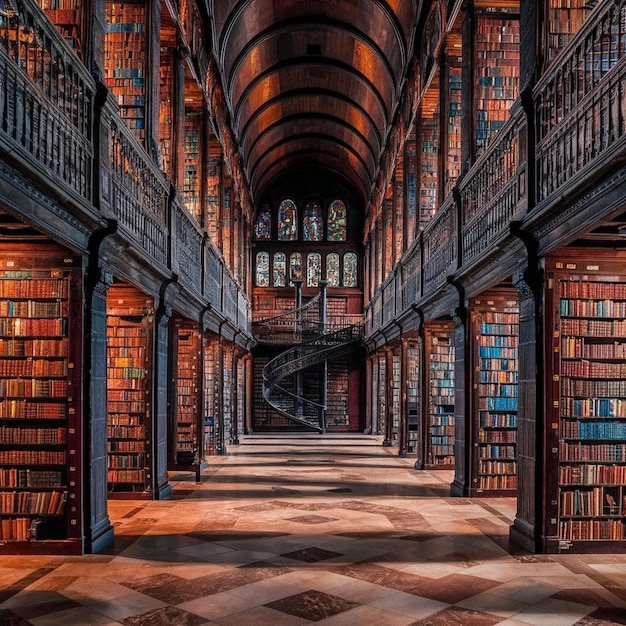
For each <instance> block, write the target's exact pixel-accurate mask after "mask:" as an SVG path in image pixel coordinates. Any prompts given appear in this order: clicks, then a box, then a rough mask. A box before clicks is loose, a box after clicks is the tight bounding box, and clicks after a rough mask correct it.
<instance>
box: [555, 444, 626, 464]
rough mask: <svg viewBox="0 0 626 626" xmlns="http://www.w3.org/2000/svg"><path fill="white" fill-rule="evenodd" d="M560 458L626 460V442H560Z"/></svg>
mask: <svg viewBox="0 0 626 626" xmlns="http://www.w3.org/2000/svg"><path fill="white" fill-rule="evenodd" d="M559 453H560V460H561V462H563V461H612V462H614V463H625V462H626V444H618V443H597V444H590V443H580V442H577V443H574V442H565V441H562V442H561V443H560V444H559Z"/></svg>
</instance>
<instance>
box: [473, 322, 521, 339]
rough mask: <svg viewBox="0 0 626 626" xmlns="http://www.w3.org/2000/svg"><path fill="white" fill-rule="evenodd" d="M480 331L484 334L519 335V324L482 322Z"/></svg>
mask: <svg viewBox="0 0 626 626" xmlns="http://www.w3.org/2000/svg"><path fill="white" fill-rule="evenodd" d="M480 332H481V333H482V334H483V335H505V336H517V335H518V333H519V324H503V323H487V322H483V323H482V324H480Z"/></svg>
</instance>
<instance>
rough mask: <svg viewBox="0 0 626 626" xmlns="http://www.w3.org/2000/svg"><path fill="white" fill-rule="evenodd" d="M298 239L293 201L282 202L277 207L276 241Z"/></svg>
mask: <svg viewBox="0 0 626 626" xmlns="http://www.w3.org/2000/svg"><path fill="white" fill-rule="evenodd" d="M297 238H298V208H297V207H296V203H295V202H294V201H293V200H283V201H282V202H281V203H280V206H279V207H278V240H279V241H295V240H296V239H297Z"/></svg>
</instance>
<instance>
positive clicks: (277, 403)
mask: <svg viewBox="0 0 626 626" xmlns="http://www.w3.org/2000/svg"><path fill="white" fill-rule="evenodd" d="M324 308H325V298H324V297H323V296H322V294H318V295H317V296H315V297H314V298H312V299H311V300H309V301H308V302H307V303H306V304H304V305H303V306H301V307H299V308H296V309H293V310H291V311H287V312H285V313H282V314H280V315H277V316H274V317H270V318H266V319H263V320H259V321H257V322H254V323H253V325H252V330H253V334H254V336H255V339H256V340H257V343H258V344H265V345H274V346H284V347H286V348H287V349H286V350H285V351H283V352H281V353H280V354H279V355H278V356H276V357H274V358H273V359H271V360H270V361H269V362H268V363H267V364H266V365H265V367H264V368H263V373H262V376H263V398H264V399H265V401H266V402H267V403H268V404H269V405H270V406H271V407H272V408H273V409H274V410H275V411H277V412H278V413H279V414H280V415H282V416H283V417H285V418H287V419H288V420H290V421H292V422H293V423H294V424H298V425H300V426H305V427H307V428H309V429H311V430H314V431H317V432H321V433H323V432H325V431H326V404H327V403H326V388H327V386H326V380H325V376H326V364H327V363H328V361H331V360H333V359H337V358H340V357H342V356H345V355H347V354H349V353H350V352H352V351H353V350H354V349H355V348H356V347H358V346H359V345H360V344H361V342H362V335H363V327H362V318H361V316H350V315H347V316H339V317H337V316H333V319H332V322H331V323H328V322H327V321H326V315H325V311H324ZM304 376H314V377H319V388H320V390H321V392H320V394H319V397H318V398H316V400H313V399H311V398H310V397H307V394H306V393H304V388H305V387H306V385H303V384H302V381H303V377H304ZM287 387H290V389H288V388H287Z"/></svg>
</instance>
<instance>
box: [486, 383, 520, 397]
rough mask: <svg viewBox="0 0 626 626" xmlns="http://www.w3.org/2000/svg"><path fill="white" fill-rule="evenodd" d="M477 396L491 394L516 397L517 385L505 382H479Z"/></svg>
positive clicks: (492, 395)
mask: <svg viewBox="0 0 626 626" xmlns="http://www.w3.org/2000/svg"><path fill="white" fill-rule="evenodd" d="M478 395H479V396H491V397H494V398H495V397H498V398H517V385H516V384H512V385H509V384H506V383H480V384H479V385H478Z"/></svg>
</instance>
